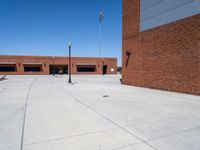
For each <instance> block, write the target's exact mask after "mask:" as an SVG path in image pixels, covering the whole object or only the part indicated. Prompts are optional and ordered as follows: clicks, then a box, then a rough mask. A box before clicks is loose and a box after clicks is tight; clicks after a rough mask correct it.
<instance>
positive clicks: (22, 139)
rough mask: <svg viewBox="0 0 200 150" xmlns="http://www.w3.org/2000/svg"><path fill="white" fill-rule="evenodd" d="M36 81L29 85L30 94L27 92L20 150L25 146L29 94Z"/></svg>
mask: <svg viewBox="0 0 200 150" xmlns="http://www.w3.org/2000/svg"><path fill="white" fill-rule="evenodd" d="M34 81H35V80H34ZM34 81H32V82H31V84H30V85H29V88H28V92H27V95H26V103H25V106H24V117H23V125H22V135H21V145H20V150H23V145H24V131H25V125H26V113H27V106H28V99H29V94H30V91H31V87H32V85H33V82H34Z"/></svg>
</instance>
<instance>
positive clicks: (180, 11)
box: [0, 0, 200, 66]
mask: <svg viewBox="0 0 200 150" xmlns="http://www.w3.org/2000/svg"><path fill="white" fill-rule="evenodd" d="M100 10H103V11H104V14H105V19H104V23H103V27H102V56H104V57H117V58H118V65H119V66H120V65H121V53H122V52H121V49H122V46H121V44H122V40H121V38H122V37H121V36H122V0H0V55H1V54H11V55H50V56H52V55H54V56H67V55H68V51H67V42H68V41H71V42H72V44H73V48H72V50H73V51H72V55H73V56H82V57H84V56H89V57H93V56H94V57H98V56H99V55H98V54H99V34H98V28H99V21H98V13H99V11H100ZM141 10H142V11H141V20H142V21H141V31H144V30H147V29H150V28H153V27H156V26H160V25H163V24H166V23H169V22H172V21H175V20H178V19H181V18H185V17H188V16H192V15H194V14H198V13H200V0H141Z"/></svg>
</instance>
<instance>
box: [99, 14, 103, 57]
mask: <svg viewBox="0 0 200 150" xmlns="http://www.w3.org/2000/svg"><path fill="white" fill-rule="evenodd" d="M103 20H104V14H103V11H100V12H99V57H101V30H102V23H103Z"/></svg>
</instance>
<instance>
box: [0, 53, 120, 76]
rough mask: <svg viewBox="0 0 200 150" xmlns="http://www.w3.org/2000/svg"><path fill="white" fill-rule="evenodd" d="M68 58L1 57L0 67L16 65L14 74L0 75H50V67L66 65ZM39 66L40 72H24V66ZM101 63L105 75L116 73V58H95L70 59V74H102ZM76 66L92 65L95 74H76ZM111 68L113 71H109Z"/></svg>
mask: <svg viewBox="0 0 200 150" xmlns="http://www.w3.org/2000/svg"><path fill="white" fill-rule="evenodd" d="M68 62H69V59H68V57H53V56H1V55H0V65H2V63H3V64H4V63H5V64H9V63H16V68H17V71H16V72H0V74H7V75H48V74H49V73H50V65H68ZM26 63H28V64H31V63H33V64H37V63H38V64H40V65H42V72H24V64H26ZM103 63H105V64H106V65H108V71H107V74H116V73H117V58H95V57H72V62H71V64H72V66H71V69H72V74H102V73H103V71H102V70H103V69H102V68H103ZM78 64H82V65H84V64H92V65H96V71H95V72H88V73H87V72H82V73H80V72H77V67H76V66H77V65H78ZM111 68H113V69H114V71H111Z"/></svg>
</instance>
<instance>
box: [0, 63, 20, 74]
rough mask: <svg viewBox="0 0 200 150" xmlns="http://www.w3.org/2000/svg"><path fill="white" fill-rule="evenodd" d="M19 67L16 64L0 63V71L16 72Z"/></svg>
mask: <svg viewBox="0 0 200 150" xmlns="http://www.w3.org/2000/svg"><path fill="white" fill-rule="evenodd" d="M16 71H17V67H16V65H9V64H8V65H6V64H4V65H0V72H16Z"/></svg>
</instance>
